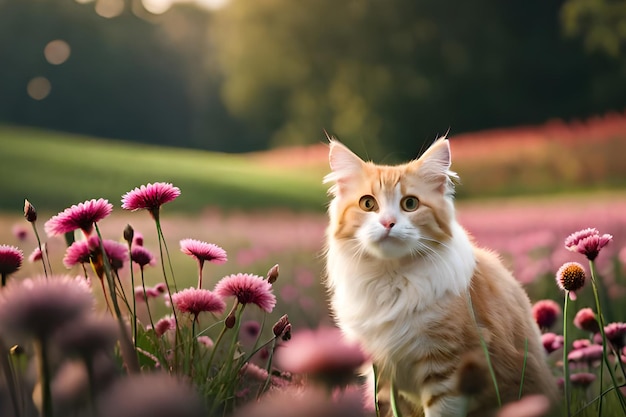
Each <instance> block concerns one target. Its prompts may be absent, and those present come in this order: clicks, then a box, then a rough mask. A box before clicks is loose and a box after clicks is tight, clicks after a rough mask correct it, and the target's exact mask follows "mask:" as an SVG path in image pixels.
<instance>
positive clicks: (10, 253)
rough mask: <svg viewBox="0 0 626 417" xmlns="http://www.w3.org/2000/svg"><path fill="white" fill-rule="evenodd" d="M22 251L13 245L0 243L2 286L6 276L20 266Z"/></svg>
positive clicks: (22, 258)
mask: <svg viewBox="0 0 626 417" xmlns="http://www.w3.org/2000/svg"><path fill="white" fill-rule="evenodd" d="M23 261H24V253H23V252H22V251H21V250H20V249H19V248H16V247H15V246H10V245H0V275H2V285H3V286H4V284H5V280H6V277H7V276H8V275H10V274H12V273H14V272H15V271H17V270H18V269H20V268H21V266H22V262H23Z"/></svg>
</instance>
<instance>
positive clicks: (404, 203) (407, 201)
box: [400, 195, 420, 211]
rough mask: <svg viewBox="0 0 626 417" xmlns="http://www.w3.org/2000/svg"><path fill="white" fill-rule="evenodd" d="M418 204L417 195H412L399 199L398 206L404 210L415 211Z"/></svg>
mask: <svg viewBox="0 0 626 417" xmlns="http://www.w3.org/2000/svg"><path fill="white" fill-rule="evenodd" d="M419 205H420V202H419V200H418V199H417V197H414V196H412V195H409V196H406V197H404V198H403V199H402V200H400V207H402V210H404V211H415V210H417V208H418V207H419Z"/></svg>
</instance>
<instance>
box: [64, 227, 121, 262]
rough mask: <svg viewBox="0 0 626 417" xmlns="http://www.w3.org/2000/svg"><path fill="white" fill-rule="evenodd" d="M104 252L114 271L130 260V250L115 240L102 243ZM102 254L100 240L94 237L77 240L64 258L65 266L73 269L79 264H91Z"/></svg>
mask: <svg viewBox="0 0 626 417" xmlns="http://www.w3.org/2000/svg"><path fill="white" fill-rule="evenodd" d="M102 246H104V252H105V253H106V255H107V258H109V262H110V263H111V267H112V268H113V269H120V268H122V266H123V264H124V262H125V261H127V260H128V249H127V248H126V245H124V244H123V243H120V242H116V241H114V240H109V239H104V240H103V241H102ZM99 254H100V239H99V238H98V236H96V235H93V236H91V237H89V239H88V240H77V241H76V242H74V243H72V244H71V245H70V246H69V247H68V248H67V249H66V250H65V256H64V257H63V265H65V267H66V268H71V267H72V266H74V265H77V264H79V263H89V261H90V260H91V259H96V258H97V257H98V256H99Z"/></svg>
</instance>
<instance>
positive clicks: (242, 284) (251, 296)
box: [215, 273, 276, 313]
mask: <svg viewBox="0 0 626 417" xmlns="http://www.w3.org/2000/svg"><path fill="white" fill-rule="evenodd" d="M215 292H216V293H217V294H219V295H220V296H222V297H224V298H225V297H236V298H237V301H238V302H239V303H240V304H244V305H245V304H256V305H257V306H258V307H259V308H261V310H264V311H265V312H267V313H271V312H272V310H273V309H274V306H275V305H276V296H275V295H274V294H273V293H272V284H270V283H269V282H267V281H266V280H264V279H263V278H262V277H260V276H258V275H253V274H241V273H240V274H234V275H229V276H226V277H224V278H222V279H221V280H220V281H219V282H218V283H217V285H216V286H215Z"/></svg>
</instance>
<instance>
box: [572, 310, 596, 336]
mask: <svg viewBox="0 0 626 417" xmlns="http://www.w3.org/2000/svg"><path fill="white" fill-rule="evenodd" d="M574 326H576V327H578V328H579V329H581V330H586V331H588V332H590V333H597V332H599V331H600V325H598V320H597V319H596V314H595V313H594V312H593V310H592V309H590V308H588V307H587V308H581V309H580V310H578V313H576V316H575V317H574Z"/></svg>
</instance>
